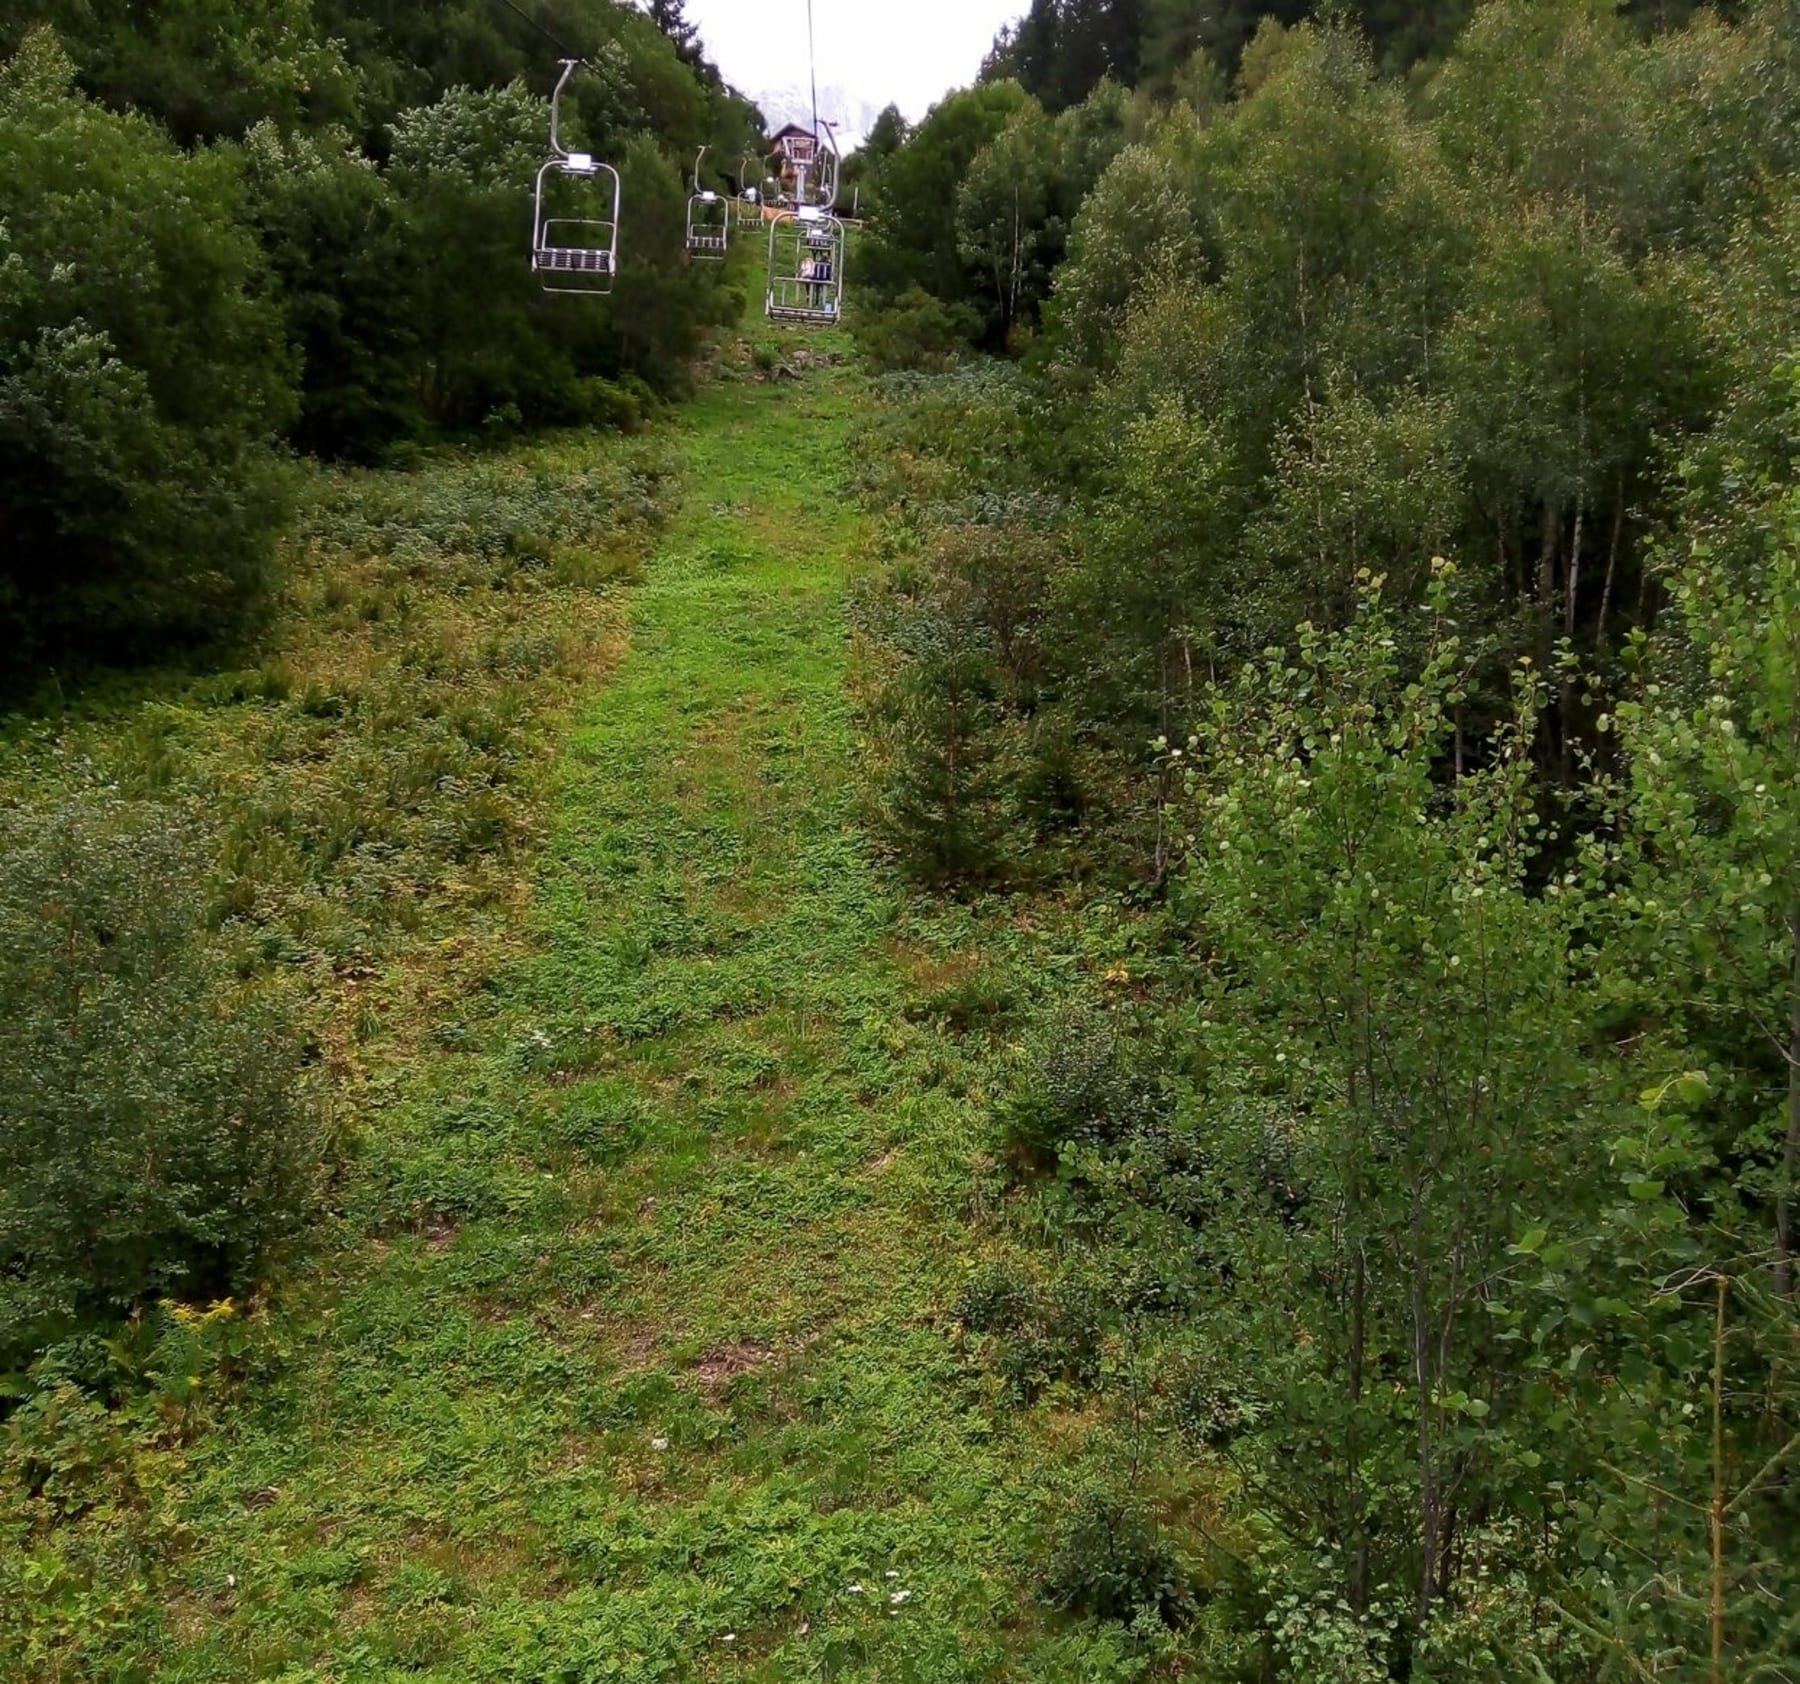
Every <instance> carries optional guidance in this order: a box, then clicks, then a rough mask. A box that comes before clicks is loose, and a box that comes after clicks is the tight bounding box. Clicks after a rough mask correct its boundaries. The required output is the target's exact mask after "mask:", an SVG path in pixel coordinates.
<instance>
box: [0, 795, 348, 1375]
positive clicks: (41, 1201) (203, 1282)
mask: <svg viewBox="0 0 1800 1684" xmlns="http://www.w3.org/2000/svg"><path fill="white" fill-rule="evenodd" d="M206 867H207V861H206V855H205V849H204V848H203V846H202V844H201V839H200V837H199V835H198V834H197V833H196V832H195V831H194V830H193V828H192V827H190V826H187V825H185V824H184V823H182V822H181V821H180V820H179V819H173V818H171V817H170V816H169V814H168V813H167V812H166V811H164V810H162V809H159V808H156V807H153V806H150V805H147V804H139V803H130V802H125V801H120V800H117V799H115V798H112V797H110V796H107V795H104V794H96V795H88V796H83V797H78V798H75V799H72V800H68V801H64V802H62V803H60V804H58V805H55V806H51V807H46V808H42V809H36V810H26V809H20V810H15V811H13V812H10V813H8V814H5V815H3V816H0V1117H3V1118H4V1119H5V1128H4V1130H0V1367H14V1366H18V1365H22V1364H24V1363H26V1362H29V1361H30V1360H31V1359H32V1358H33V1357H34V1356H35V1355H36V1354H37V1353H38V1352H39V1351H41V1350H42V1349H43V1348H44V1347H45V1346H46V1345H48V1344H50V1343H51V1342H53V1341H55V1340H58V1339H61V1338H65V1337H67V1336H68V1335H70V1334H72V1333H74V1332H77V1331H78V1330H80V1329H81V1328H83V1327H84V1326H88V1325H92V1324H95V1323H104V1322H105V1321H107V1320H108V1319H110V1318H113V1317H115V1316H117V1315H119V1314H121V1313H122V1312H125V1311H127V1310H129V1309H131V1308H132V1307H134V1306H136V1305H138V1304H141V1303H143V1302H145V1301H147V1300H150V1299H153V1298H156V1297H158V1296H161V1295H164V1294H173V1295H180V1296H182V1297H188V1298H198V1297H218V1296H222V1295H224V1294H227V1293H233V1292H239V1291H243V1290H245V1289H247V1288H249V1287H251V1286H253V1285H254V1284H255V1283H256V1282H257V1281H258V1280H259V1279H260V1278H261V1276H262V1273H263V1271H264V1269H265V1267H266V1265H267V1263H268V1261H269V1257H270V1254H271V1253H272V1252H273V1251H274V1250H275V1249H276V1248H277V1247H278V1246H279V1245H280V1244H281V1243H282V1242H283V1241H286V1240H288V1239H290V1238H292V1237H293V1236H294V1235H295V1234H296V1233H297V1232H298V1230H299V1229H300V1228H301V1226H302V1225H303V1224H304V1223H305V1221H306V1220H307V1218H308V1216H309V1214H310V1213H311V1211H312V1208H313V1206H314V1202H315V1194H316V1189H317V1172H318V1169H319V1165H320V1161H321V1131H320V1125H319V1121H318V1118H317V1116H316V1113H315V1112H314V1111H313V1109H312V1108H311V1107H310V1106H309V1104H308V1100H307V1095H306V1087H305V1081H304V1071H303V1066H304V1062H305V1061H304V1054H303V1046H302V1040H301V1037H300V1035H299V1033H298V1030H297V1028H296V1025H295V1022H294V1020H293V1019H292V1017H291V1016H290V1015H289V1014H288V1012H287V1011H285V1010H284V1009H283V1007H282V1005H281V1004H280V1003H279V1002H278V1001H277V1000H276V999H274V998H273V997H271V996H270V995H269V994H268V993H266V992H262V991H248V990H246V989H245V988H244V987H243V986H242V985H241V984H240V983H239V982H238V981H237V980H236V978H235V976H234V974H233V970H232V967H231V966H230V964H229V963H228V959H227V956H226V955H225V954H224V952H223V951H222V950H221V948H220V946H219V944H218V943H217V942H216V941H215V940H213V939H211V937H210V935H209V923H210V917H209V915H210V912H211V908H210V907H209V905H208V901H207V890H206V887H205V885H206V884H207V881H208V872H207V869H206Z"/></svg>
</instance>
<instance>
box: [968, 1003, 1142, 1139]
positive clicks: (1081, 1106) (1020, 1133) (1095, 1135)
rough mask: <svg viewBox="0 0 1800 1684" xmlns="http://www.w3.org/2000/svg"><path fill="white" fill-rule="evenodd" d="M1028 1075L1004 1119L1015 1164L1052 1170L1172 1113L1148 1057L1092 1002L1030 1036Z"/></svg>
mask: <svg viewBox="0 0 1800 1684" xmlns="http://www.w3.org/2000/svg"><path fill="white" fill-rule="evenodd" d="M1025 1059H1026V1075H1025V1080H1024V1083H1023V1084H1022V1086H1021V1087H1020V1089H1019V1090H1018V1092H1017V1093H1015V1095H1014V1096H1013V1098H1012V1101H1011V1103H1010V1104H1009V1105H1008V1106H1007V1108H1006V1110H1005V1112H1004V1114H1003V1117H1002V1122H1001V1129H1002V1144H1003V1146H1004V1148H1005V1150H1006V1152H1007V1155H1008V1156H1009V1157H1011V1158H1012V1159H1013V1160H1014V1161H1015V1162H1016V1163H1020V1164H1022V1165H1025V1166H1037V1167H1045V1166H1048V1165H1053V1164H1054V1163H1055V1162H1056V1160H1057V1157H1058V1155H1059V1153H1060V1152H1061V1151H1062V1150H1063V1149H1064V1148H1065V1147H1067V1146H1069V1145H1071V1144H1075V1143H1080V1144H1087V1145H1104V1144H1108V1143H1112V1142H1116V1141H1118V1140H1121V1139H1123V1138H1125V1137H1127V1136H1129V1135H1131V1134H1133V1133H1135V1132H1136V1131H1138V1130H1140V1129H1142V1128H1143V1127H1145V1126H1146V1125H1147V1124H1150V1123H1153V1122H1155V1121H1156V1120H1157V1119H1159V1118H1160V1117H1163V1116H1165V1115H1166V1114H1167V1111H1168V1100H1167V1096H1166V1094H1165V1093H1164V1092H1163V1091H1162V1089H1161V1087H1160V1085H1159V1084H1158V1083H1157V1081H1156V1080H1155V1078H1154V1076H1153V1074H1152V1073H1151V1072H1150V1071H1149V1070H1148V1069H1147V1068H1146V1064H1147V1059H1146V1055H1145V1053H1144V1052H1143V1051H1142V1050H1141V1049H1140V1048H1139V1047H1138V1046H1136V1045H1135V1044H1134V1043H1132V1042H1131V1041H1130V1040H1128V1039H1127V1038H1126V1037H1125V1036H1124V1035H1123V1034H1122V1033H1121V1031H1120V1028H1119V1024H1118V1021H1117V1019H1116V1018H1115V1017H1114V1016H1113V1015H1112V1014H1111V1013H1109V1012H1107V1011H1106V1010H1104V1009H1103V1008H1101V1007H1099V1006H1096V1005H1092V1004H1090V1003H1088V1002H1085V1001H1078V1002H1075V1003H1072V1004H1067V1005H1064V1006H1062V1007H1060V1008H1058V1009H1057V1010H1055V1011H1053V1012H1051V1013H1049V1014H1048V1015H1047V1016H1046V1017H1045V1018H1044V1020H1043V1021H1042V1022H1041V1023H1040V1024H1038V1026H1037V1027H1036V1028H1035V1029H1034V1030H1033V1031H1032V1033H1031V1034H1030V1035H1029V1036H1028V1037H1027V1039H1026V1046H1025Z"/></svg>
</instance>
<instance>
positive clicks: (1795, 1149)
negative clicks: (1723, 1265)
mask: <svg viewBox="0 0 1800 1684" xmlns="http://www.w3.org/2000/svg"><path fill="white" fill-rule="evenodd" d="M1788 940H1789V942H1790V944H1791V945H1792V947H1793V950H1794V971H1793V982H1792V986H1791V987H1790V989H1789V994H1788V1045H1787V1067H1788V1124H1787V1140H1786V1142H1785V1143H1784V1144H1783V1146H1782V1151H1781V1180H1780V1182H1779V1184H1778V1185H1777V1186H1776V1189H1775V1288H1776V1290H1777V1291H1778V1292H1779V1293H1780V1294H1781V1295H1782V1296H1783V1297H1784V1298H1786V1297H1791V1296H1792V1294H1793V1291H1794V1179H1795V1176H1796V1175H1797V1174H1800V907H1797V908H1795V909H1794V910H1793V911H1792V912H1790V913H1789V915H1788Z"/></svg>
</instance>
